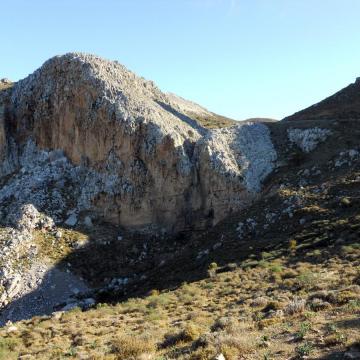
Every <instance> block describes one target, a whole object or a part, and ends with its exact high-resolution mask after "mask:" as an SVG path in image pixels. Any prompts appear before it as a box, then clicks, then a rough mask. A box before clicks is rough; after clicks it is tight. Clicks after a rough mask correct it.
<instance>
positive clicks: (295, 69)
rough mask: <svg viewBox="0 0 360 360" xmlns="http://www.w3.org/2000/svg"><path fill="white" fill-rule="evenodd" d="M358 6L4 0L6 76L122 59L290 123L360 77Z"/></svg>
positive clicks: (146, 72)
mask: <svg viewBox="0 0 360 360" xmlns="http://www.w3.org/2000/svg"><path fill="white" fill-rule="evenodd" d="M359 14H360V1H358V0H101V1H98V0H51V1H50V0H31V1H29V0H1V21H0V34H1V43H0V77H8V78H11V79H13V80H18V79H20V78H23V77H25V76H26V75H27V74H29V73H31V72H32V71H34V70H35V69H36V68H38V67H39V66H40V65H41V64H42V63H43V62H44V61H45V60H47V59H48V58H50V57H51V56H54V55H57V54H62V53H66V52H69V51H85V52H90V53H95V54H97V55H100V56H102V57H105V58H108V59H113V60H118V61H119V62H121V63H123V64H124V65H126V66H127V67H128V68H129V69H131V70H133V71H135V72H136V73H137V74H139V75H141V76H144V77H145V78H148V79H151V80H153V81H155V82H156V83H157V85H158V86H159V87H160V88H161V89H162V90H164V91H171V92H175V93H177V94H179V95H181V96H183V97H186V98H189V99H191V100H194V101H196V102H198V103H200V104H202V105H204V106H205V107H207V108H208V109H210V110H212V111H214V112H217V113H219V114H222V115H226V116H229V117H233V118H236V119H245V118H249V117H254V116H266V117H274V118H282V117H284V116H286V115H289V114H291V113H293V112H295V111H297V110H300V109H302V108H304V107H306V106H309V105H311V104H313V103H315V102H317V101H319V100H322V99H323V98H324V97H326V96H328V95H330V94H332V93H334V92H335V91H337V90H339V89H341V88H343V87H344V86H346V85H348V84H349V83H351V82H353V81H355V78H356V77H357V76H360V23H359Z"/></svg>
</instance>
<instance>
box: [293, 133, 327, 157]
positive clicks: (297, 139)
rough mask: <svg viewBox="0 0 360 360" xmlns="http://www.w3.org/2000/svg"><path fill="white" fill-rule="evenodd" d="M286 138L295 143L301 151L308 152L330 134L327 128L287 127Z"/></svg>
mask: <svg viewBox="0 0 360 360" xmlns="http://www.w3.org/2000/svg"><path fill="white" fill-rule="evenodd" d="M287 134H288V138H289V141H290V142H291V143H294V144H296V145H297V146H298V147H299V148H300V149H301V150H302V151H304V152H306V153H309V152H311V151H313V150H314V149H316V147H317V146H318V144H319V143H321V142H324V141H325V140H326V139H327V137H328V136H330V135H331V131H330V130H329V129H321V128H318V127H316V128H310V129H294V128H291V129H288V130H287Z"/></svg>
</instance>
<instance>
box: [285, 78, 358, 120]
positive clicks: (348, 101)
mask: <svg viewBox="0 0 360 360" xmlns="http://www.w3.org/2000/svg"><path fill="white" fill-rule="evenodd" d="M359 118H360V78H357V79H356V81H355V83H353V84H350V85H349V86H347V87H346V88H344V89H342V90H340V91H338V92H337V93H336V94H334V95H332V96H329V97H328V98H326V99H325V100H323V101H320V102H319V103H317V104H315V105H312V106H310V107H308V108H307V109H304V110H301V111H298V112H296V113H295V114H293V115H291V116H288V117H286V118H285V119H284V120H308V119H312V120H316V119H323V120H327V119H333V120H346V119H347V120H351V119H359Z"/></svg>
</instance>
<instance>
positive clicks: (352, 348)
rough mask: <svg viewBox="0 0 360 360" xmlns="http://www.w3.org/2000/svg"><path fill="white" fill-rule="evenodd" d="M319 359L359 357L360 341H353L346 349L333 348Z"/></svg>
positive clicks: (330, 359) (338, 359)
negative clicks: (333, 349)
mask: <svg viewBox="0 0 360 360" xmlns="http://www.w3.org/2000/svg"><path fill="white" fill-rule="evenodd" d="M318 359H319V360H343V359H360V342H355V343H353V344H351V345H349V346H348V347H347V349H346V350H341V351H338V350H335V351H333V352H331V353H328V354H326V355H324V356H322V357H320V358H318Z"/></svg>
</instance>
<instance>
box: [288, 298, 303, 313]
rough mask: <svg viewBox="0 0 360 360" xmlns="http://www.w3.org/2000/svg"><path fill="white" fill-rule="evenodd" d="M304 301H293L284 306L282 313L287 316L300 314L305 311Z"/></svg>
mask: <svg viewBox="0 0 360 360" xmlns="http://www.w3.org/2000/svg"><path fill="white" fill-rule="evenodd" d="M305 305H306V301H305V300H304V299H297V298H296V299H294V300H293V301H291V302H290V303H289V304H287V305H286V306H285V309H284V312H285V314H287V315H294V314H301V313H303V312H304V311H305Z"/></svg>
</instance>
